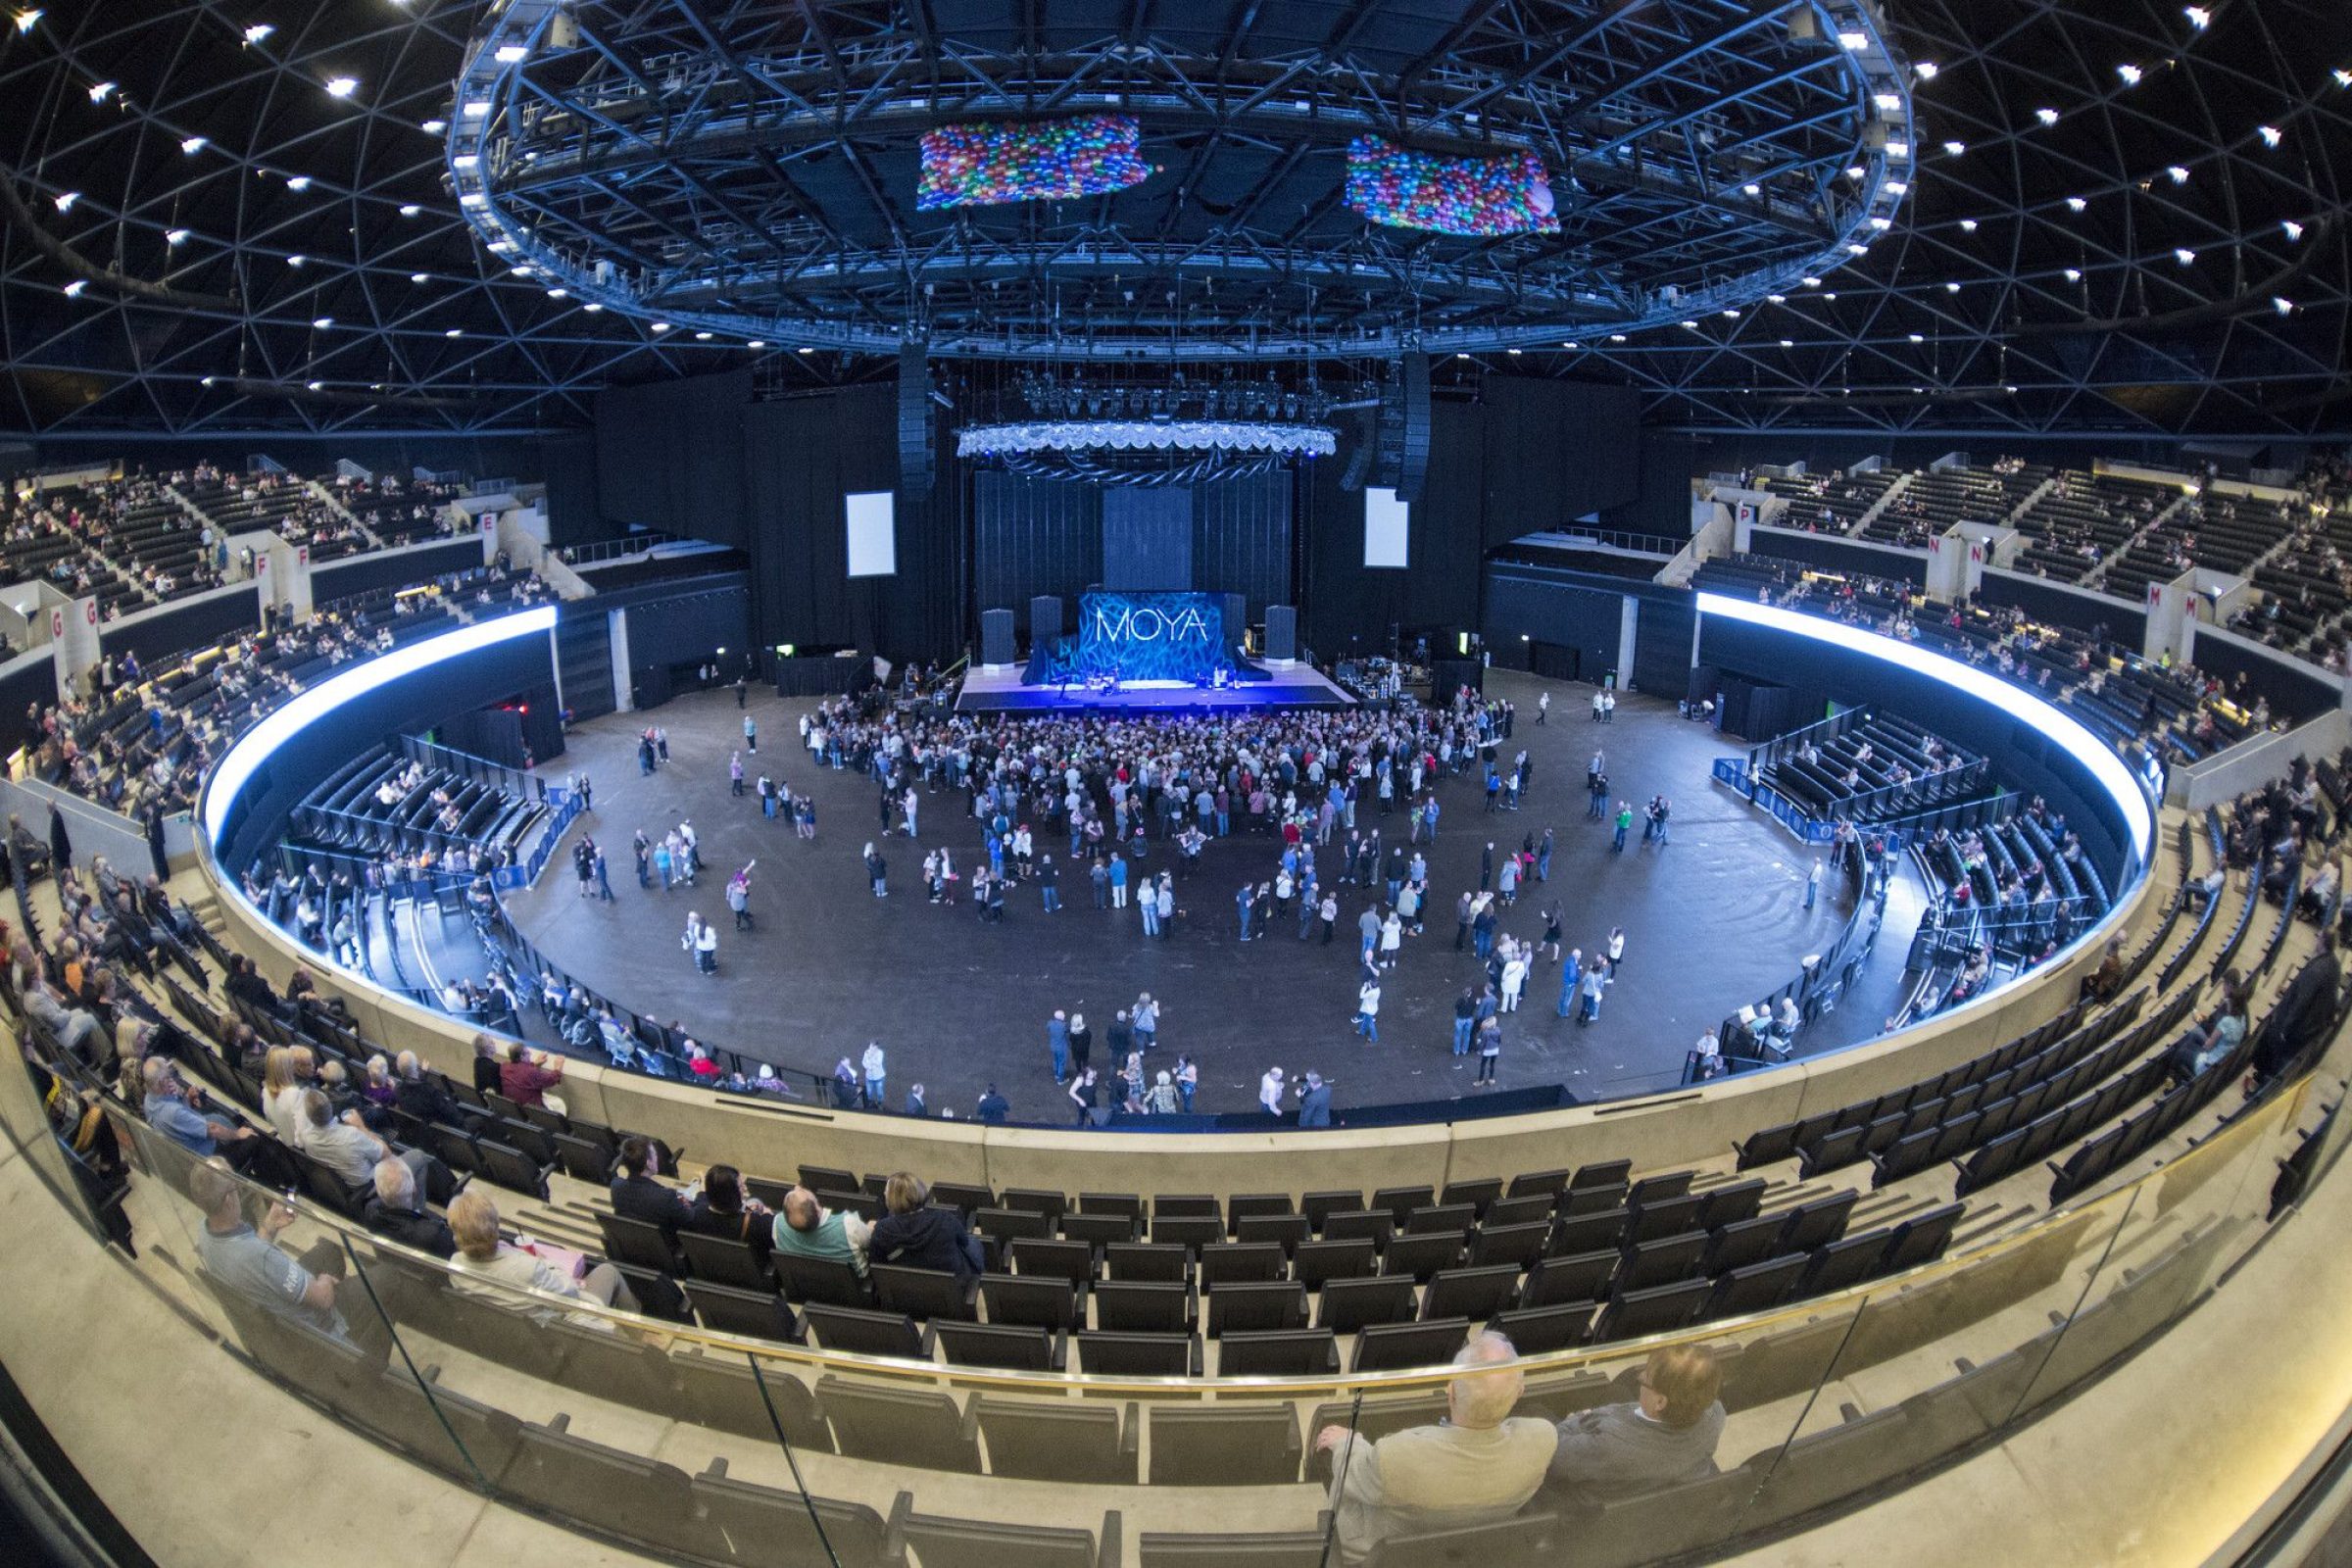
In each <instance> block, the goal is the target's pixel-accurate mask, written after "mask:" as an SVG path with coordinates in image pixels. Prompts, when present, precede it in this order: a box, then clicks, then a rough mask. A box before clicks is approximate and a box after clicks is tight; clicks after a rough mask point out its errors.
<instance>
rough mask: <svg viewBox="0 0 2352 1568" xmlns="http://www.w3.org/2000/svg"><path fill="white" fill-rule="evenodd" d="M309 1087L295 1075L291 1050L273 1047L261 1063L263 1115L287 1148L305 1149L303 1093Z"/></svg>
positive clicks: (278, 1139)
mask: <svg viewBox="0 0 2352 1568" xmlns="http://www.w3.org/2000/svg"><path fill="white" fill-rule="evenodd" d="M307 1087H308V1085H306V1084H304V1083H303V1082H302V1080H301V1079H300V1078H298V1077H297V1076H295V1072H294V1053H293V1051H292V1049H291V1048H289V1047H286V1046H271V1047H270V1054H269V1055H268V1056H266V1057H264V1058H263V1060H262V1114H263V1115H265V1116H268V1117H269V1118H270V1127H272V1128H273V1129H275V1131H276V1133H277V1141H278V1142H279V1143H281V1144H284V1145H285V1146H286V1147H287V1148H288V1149H299V1148H301V1147H302V1128H303V1115H302V1092H303V1090H304V1089H305V1088H307Z"/></svg>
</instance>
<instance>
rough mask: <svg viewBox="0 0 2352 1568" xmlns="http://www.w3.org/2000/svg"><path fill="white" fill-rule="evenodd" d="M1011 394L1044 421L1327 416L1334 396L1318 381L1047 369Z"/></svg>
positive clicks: (1315, 419) (1312, 419)
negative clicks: (1154, 378) (1112, 376)
mask: <svg viewBox="0 0 2352 1568" xmlns="http://www.w3.org/2000/svg"><path fill="white" fill-rule="evenodd" d="M1013 395H1014V397H1015V399H1016V400H1017V401H1018V404H1019V407H1020V409H1021V411H1022V412H1023V413H1026V414H1028V415H1029V416H1031V417H1035V418H1042V419H1151V420H1171V419H1212V420H1213V419H1285V420H1288V419H1302V420H1304V421H1306V422H1307V423H1309V424H1321V423H1323V422H1325V421H1326V420H1328V419H1329V418H1330V417H1331V415H1332V409H1333V407H1334V404H1333V399H1332V396H1331V394H1330V393H1329V392H1327V391H1325V390H1324V388H1323V386H1322V385H1321V383H1319V382H1316V381H1313V380H1309V381H1307V382H1306V383H1305V384H1304V385H1303V386H1285V385H1283V384H1282V383H1280V382H1277V381H1272V380H1265V381H1246V380H1240V379H1236V378H1232V377H1219V378H1217V379H1215V380H1208V381H1198V380H1194V381H1188V380H1187V379H1186V378H1185V376H1184V375H1183V374H1182V373H1181V372H1179V373H1178V374H1177V375H1176V376H1175V377H1174V378H1173V379H1172V380H1170V381H1167V382H1154V383H1150V384H1146V383H1141V382H1120V381H1109V380H1103V379H1095V378H1089V377H1086V376H1075V375H1074V376H1069V377H1066V378H1065V377H1062V376H1058V375H1055V374H1054V373H1053V372H1052V371H1047V372H1045V373H1043V374H1029V375H1023V376H1022V377H1021V378H1020V379H1019V381H1017V382H1016V383H1015V384H1014V387H1013Z"/></svg>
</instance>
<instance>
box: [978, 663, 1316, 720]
mask: <svg viewBox="0 0 2352 1568" xmlns="http://www.w3.org/2000/svg"><path fill="white" fill-rule="evenodd" d="M1021 670H1022V666H1020V665H1018V664H1001V665H1000V664H980V665H975V666H974V667H973V668H972V670H971V672H970V673H968V674H966V675H965V676H964V678H963V693H962V695H961V696H960V697H958V698H957V699H956V711H958V712H965V713H1010V712H1024V713H1026V712H1039V711H1046V710H1049V709H1058V710H1061V711H1065V712H1122V713H1143V712H1205V711H1211V710H1215V711H1228V710H1231V709H1237V708H1327V709H1328V708H1353V707H1354V706H1355V699H1354V698H1353V697H1352V696H1350V695H1349V694H1348V692H1347V691H1346V690H1345V689H1343V688H1342V687H1340V686H1338V685H1336V684H1334V683H1333V682H1332V681H1331V680H1330V679H1329V678H1328V677H1326V676H1325V675H1324V674H1323V673H1322V672H1321V671H1319V670H1317V669H1316V668H1315V667H1314V666H1313V665H1311V664H1304V663H1279V664H1278V663H1269V664H1267V665H1266V666H1265V670H1266V676H1267V678H1266V679H1264V680H1243V681H1237V682H1235V683H1234V684H1232V685H1230V686H1201V685H1198V684H1196V683H1194V682H1192V681H1181V680H1123V681H1120V682H1119V683H1118V684H1117V685H1116V686H1112V687H1101V686H1096V687H1089V686H1086V685H1084V684H1081V683H1078V682H1072V683H1071V684H1069V685H1067V686H1060V685H1054V686H1031V685H1029V684H1027V683H1026V682H1024V681H1023V680H1022V679H1021Z"/></svg>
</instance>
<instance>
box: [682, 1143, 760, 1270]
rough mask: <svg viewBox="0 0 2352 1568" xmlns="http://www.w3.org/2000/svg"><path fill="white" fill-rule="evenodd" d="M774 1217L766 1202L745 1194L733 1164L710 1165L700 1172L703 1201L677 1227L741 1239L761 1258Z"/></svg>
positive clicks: (723, 1237) (740, 1176)
mask: <svg viewBox="0 0 2352 1568" xmlns="http://www.w3.org/2000/svg"><path fill="white" fill-rule="evenodd" d="M773 1218H774V1216H773V1215H771V1214H769V1213H768V1211H767V1205H766V1204H765V1203H762V1202H761V1201H760V1200H758V1199H757V1198H747V1197H746V1196H744V1191H743V1176H742V1173H741V1172H739V1171H737V1170H736V1168H735V1167H734V1166H732V1165H713V1166H711V1168H710V1169H709V1170H707V1171H705V1172H704V1173H703V1201H702V1202H701V1203H700V1204H699V1205H697V1207H696V1209H695V1211H694V1212H693V1213H691V1214H690V1215H688V1217H687V1218H686V1219H685V1220H683V1221H681V1222H680V1225H679V1228H680V1229H681V1230H690V1231H693V1232H695V1233H696V1234H697V1235H701V1236H716V1237H719V1238H720V1239H722V1240H724V1241H730V1242H741V1243H743V1244H744V1245H745V1246H747V1247H749V1248H750V1249H751V1250H753V1251H755V1252H758V1253H759V1254H760V1255H761V1256H763V1257H764V1256H765V1255H766V1254H767V1250H768V1245H769V1238H770V1236H771V1235H772V1233H773V1232H774V1230H775V1227H774V1225H773V1224H771V1223H770V1221H771V1220H772V1219H773Z"/></svg>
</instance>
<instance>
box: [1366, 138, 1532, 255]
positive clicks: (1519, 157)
mask: <svg viewBox="0 0 2352 1568" xmlns="http://www.w3.org/2000/svg"><path fill="white" fill-rule="evenodd" d="M1348 206H1349V207H1351V208H1353V209H1355V211H1357V212H1359V213H1361V214H1363V215H1364V216H1365V217H1366V218H1369V219H1370V220H1372V221H1374V222H1375V223H1387V224H1389V225H1391V226H1392V227H1396V228H1424V229H1428V230H1430V231H1432V232H1433V233H1439V234H1464V235H1491V234H1539V233H1541V234H1551V233H1557V232H1558V231H1559V227H1560V220H1559V215H1558V214H1557V213H1555V212H1553V211H1552V204H1551V180H1550V178H1549V177H1548V176H1546V175H1545V173H1544V160H1542V159H1541V158H1538V157H1537V156H1536V155H1535V154H1534V153H1532V152H1526V151H1521V152H1515V153H1505V154H1503V155H1501V156H1500V157H1496V158H1441V157H1439V156H1438V155H1437V154H1435V153H1417V152H1412V151H1410V150H1408V149H1406V148H1403V147H1399V146H1397V144H1396V143H1394V142H1389V141H1383V140H1382V139H1381V138H1380V137H1378V136H1358V137H1356V138H1355V139H1354V140H1353V141H1351V142H1349V143H1348Z"/></svg>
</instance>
